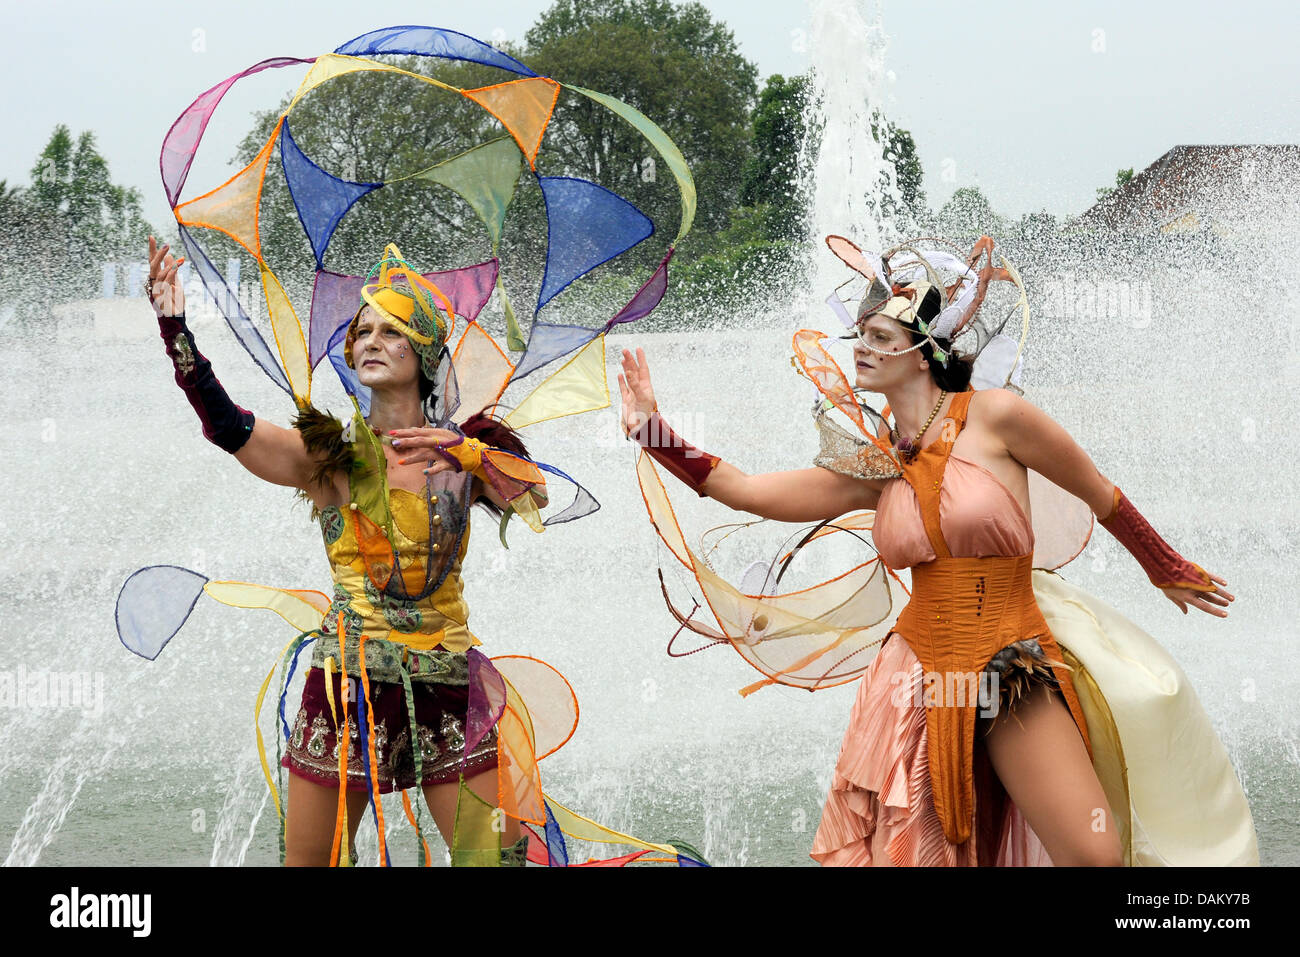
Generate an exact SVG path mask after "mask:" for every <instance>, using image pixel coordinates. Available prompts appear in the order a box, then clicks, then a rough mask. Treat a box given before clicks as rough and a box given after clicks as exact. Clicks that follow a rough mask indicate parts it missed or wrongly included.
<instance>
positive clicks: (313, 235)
mask: <svg viewBox="0 0 1300 957" xmlns="http://www.w3.org/2000/svg"><path fill="white" fill-rule="evenodd" d="M280 164H281V166H282V167H283V169H284V179H285V182H286V183H288V184H289V195H290V196H292V197H293V207H294V209H295V210H297V212H298V221H299V222H301V223H302V228H303V230H304V231H305V232H306V233H307V239H308V240H309V241H310V242H311V248H312V252H314V253H315V254H316V268H317V269H323V268H324V267H325V250H327V249H328V248H329V245H330V240H331V239H332V238H333V237H334V230H335V229H336V228H337V227H338V224H339V220H341V219H342V218H343V214H344V213H346V212H347V211H348V210H349V209H351V208H352V204H353V203H355V202H356V201H357V200H359V199H360V198H361V197H362V196H365V195H366V193H369V192H371V191H373V190H376V189H379V188H380V187H381V186H383V185H384V184H383V183H353V182H349V181H348V180H345V179H340V178H339V177H337V176H331V175H330V174H329V173H327V172H325V171H324V170H323V169H321V168H320V167H319V166H317V165H316V164H315V163H313V162H312V161H311V160H310V159H308V158H307V155H306V154H305V153H303V151H302V150H300V149H298V144H297V143H295V142H294V141H293V136H292V135H291V134H290V132H289V124H288V123H287V122H286V123H284V124H283V126H282V127H281V131H280Z"/></svg>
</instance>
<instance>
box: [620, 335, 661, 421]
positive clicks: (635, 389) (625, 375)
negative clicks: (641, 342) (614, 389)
mask: <svg viewBox="0 0 1300 957" xmlns="http://www.w3.org/2000/svg"><path fill="white" fill-rule="evenodd" d="M618 391H619V392H620V393H621V394H622V396H623V434H624V435H631V434H632V433H633V432H635V431H636V430H637V429H639V428H641V426H642V425H644V424H645V423H646V422H647V421H649V419H650V416H651V415H652V414H653V413H654V412H655V411H656V410H657V409H658V408H659V406H658V404H657V403H656V402H655V390H654V387H653V386H652V385H650V367H649V365H648V364H647V363H646V359H645V350H644V349H641V348H638V349H637V350H636V358H633V357H632V352H631V350H629V349H624V350H623V371H622V372H620V373H619V374H618Z"/></svg>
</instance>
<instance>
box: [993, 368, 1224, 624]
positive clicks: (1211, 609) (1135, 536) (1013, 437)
mask: <svg viewBox="0 0 1300 957" xmlns="http://www.w3.org/2000/svg"><path fill="white" fill-rule="evenodd" d="M980 396H981V400H980V405H981V407H982V411H983V412H984V413H985V414H986V415H987V417H988V418H987V421H988V424H989V427H990V428H991V430H992V431H993V433H994V434H995V435H996V436H997V437H998V438H999V439H1001V441H1002V442H1003V443H1004V444H1005V446H1006V449H1007V451H1008V452H1009V453H1010V454H1011V456H1012V457H1013V458H1014V459H1015V460H1016V461H1018V462H1019V463H1020V464H1021V465H1023V466H1025V467H1026V468H1030V469H1033V470H1034V471H1035V472H1037V473H1038V474H1040V475H1042V476H1043V477H1044V478H1045V479H1047V480H1048V481H1050V482H1052V483H1053V484H1055V485H1058V486H1060V487H1061V488H1063V489H1065V491H1067V492H1069V493H1070V494H1071V495H1074V496H1075V497H1077V498H1079V499H1082V500H1083V501H1084V502H1086V503H1087V505H1088V507H1089V508H1091V509H1092V511H1093V514H1095V515H1096V516H1097V518H1098V519H1099V521H1100V524H1101V526H1102V527H1103V528H1105V529H1106V530H1107V531H1109V532H1110V533H1111V534H1112V535H1114V536H1115V538H1116V539H1118V540H1119V543H1120V544H1121V545H1123V546H1124V547H1125V548H1126V549H1127V550H1128V551H1129V552H1130V553H1131V554H1132V555H1133V557H1134V558H1136V559H1137V561H1138V564H1140V565H1141V566H1142V570H1143V571H1145V572H1146V573H1147V577H1148V578H1149V579H1150V580H1151V583H1152V584H1153V585H1156V586H1157V587H1159V588H1160V589H1161V590H1162V591H1164V593H1165V595H1166V596H1167V597H1168V598H1169V600H1170V601H1172V602H1173V603H1174V604H1175V605H1177V606H1178V607H1179V608H1180V609H1182V612H1183V614H1187V608H1188V606H1189V605H1190V606H1192V607H1195V608H1199V609H1200V610H1201V611H1205V612H1208V613H1210V614H1211V615H1216V616H1218V617H1220V618H1226V617H1227V614H1228V613H1227V611H1226V610H1224V609H1225V608H1226V607H1227V605H1228V603H1229V602H1231V601H1234V600H1235V599H1234V597H1233V596H1232V595H1230V594H1229V593H1228V592H1227V591H1225V590H1224V589H1223V588H1222V587H1221V586H1223V585H1226V584H1227V581H1225V580H1224V579H1223V578H1220V577H1219V576H1217V575H1212V574H1210V573H1209V572H1207V571H1205V570H1204V569H1203V568H1201V566H1199V565H1197V564H1195V563H1194V562H1189V561H1187V560H1186V559H1185V558H1183V557H1182V556H1181V555H1179V554H1178V553H1177V552H1176V551H1174V549H1173V548H1172V547H1171V546H1170V545H1169V544H1168V543H1167V542H1166V541H1165V540H1164V539H1163V538H1161V537H1160V536H1159V535H1158V534H1157V533H1156V530H1155V529H1154V528H1152V527H1151V525H1150V523H1148V522H1147V520H1146V519H1145V518H1143V517H1142V515H1141V513H1139V512H1138V510H1137V509H1136V508H1134V507H1133V503H1132V502H1130V501H1129V500H1128V498H1127V497H1126V496H1125V495H1124V493H1123V492H1121V491H1120V489H1119V487H1118V486H1117V485H1115V484H1114V483H1113V482H1111V481H1110V480H1109V479H1107V478H1106V477H1105V476H1104V475H1102V474H1101V472H1100V471H1099V470H1098V469H1097V466H1096V465H1095V464H1094V463H1093V461H1092V459H1091V458H1090V457H1089V455H1088V453H1087V452H1085V451H1084V450H1083V449H1082V448H1080V446H1079V444H1078V443H1077V442H1075V441H1074V439H1073V438H1072V437H1071V436H1070V434H1069V433H1068V432H1066V431H1065V429H1064V428H1062V427H1061V425H1060V424H1058V423H1057V422H1055V421H1054V420H1053V419H1052V418H1051V417H1050V416H1049V415H1047V413H1045V412H1043V410H1042V409H1039V408H1038V407H1037V406H1035V405H1034V404H1033V403H1032V402H1027V401H1026V400H1024V399H1022V398H1021V397H1020V396H1018V395H1014V394H1012V393H1010V392H1008V391H1006V390H1005V389H989V390H987V391H983V392H981V393H980Z"/></svg>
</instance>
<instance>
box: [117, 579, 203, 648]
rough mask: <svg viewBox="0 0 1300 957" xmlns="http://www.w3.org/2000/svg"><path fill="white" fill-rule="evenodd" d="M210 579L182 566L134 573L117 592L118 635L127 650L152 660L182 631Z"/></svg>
mask: <svg viewBox="0 0 1300 957" xmlns="http://www.w3.org/2000/svg"><path fill="white" fill-rule="evenodd" d="M207 583H208V579H207V577H206V576H204V575H200V574H199V573H198V572H195V571H190V570H189V569H188V568H181V567H180V566H179V565H149V566H147V567H145V568H141V569H138V570H137V571H135V572H132V573H131V576H130V577H129V578H127V580H126V581H125V582H123V584H122V590H121V591H119V592H118V593H117V608H116V610H115V611H114V617H115V618H116V620H117V636H118V638H120V639H121V641H122V644H123V645H125V646H126V648H127V650H129V651H131V652H133V653H134V654H137V655H139V656H140V657H141V658H148V659H149V660H150V661H153V660H154V659H155V658H157V657H158V653H159V652H161V651H162V650H163V648H164V647H166V645H167V642H169V641H171V640H172V637H173V636H174V635H175V634H176V632H178V631H180V630H181V626H182V625H184V624H185V620H186V619H187V618H189V617H190V612H191V611H193V610H194V604H195V602H197V601H198V600H199V596H200V595H202V594H203V586H204V585H206V584H207Z"/></svg>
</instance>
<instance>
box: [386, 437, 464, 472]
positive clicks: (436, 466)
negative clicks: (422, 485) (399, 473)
mask: <svg viewBox="0 0 1300 957" xmlns="http://www.w3.org/2000/svg"><path fill="white" fill-rule="evenodd" d="M392 438H393V448H394V450H396V451H398V452H400V453H401V454H402V457H401V458H400V459H398V460H397V464H398V465H406V464H407V463H409V462H418V461H424V462H427V463H428V468H426V469H425V470H424V474H425V475H436V474H437V473H439V472H455V471H458V470H459V468H460V465H459V463H457V462H456V461H455V460H454V459H453V458H452V457H451V456H449V455H447V454H446V453H445V452H443V451H442V450H441V449H440V448H438V446H440V445H454V444H455V443H457V442H459V441H461V439H462V436H461V435H460V434H459V433H457V432H452V431H451V430H450V429H435V428H432V427H430V428H419V429H394V430H393V432H392Z"/></svg>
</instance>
